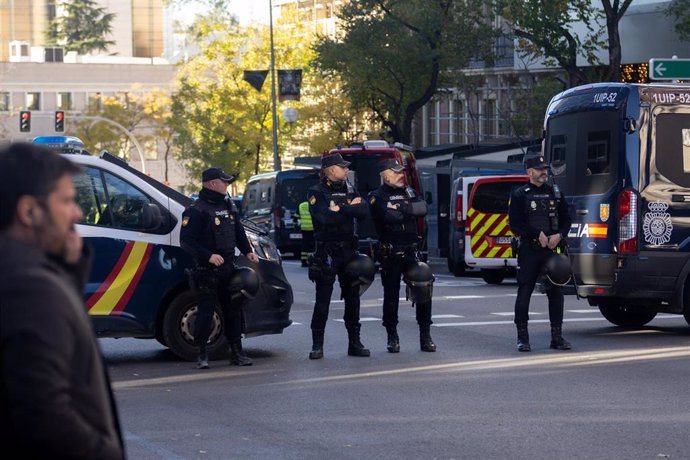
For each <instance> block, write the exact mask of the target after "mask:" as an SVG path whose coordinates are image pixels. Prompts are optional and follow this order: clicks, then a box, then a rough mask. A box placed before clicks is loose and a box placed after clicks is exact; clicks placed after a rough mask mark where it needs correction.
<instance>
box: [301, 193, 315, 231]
mask: <svg viewBox="0 0 690 460" xmlns="http://www.w3.org/2000/svg"><path fill="white" fill-rule="evenodd" d="M297 209H298V210H299V221H300V228H301V229H302V230H303V231H305V232H311V231H313V230H314V224H312V222H311V214H310V213H309V202H307V201H304V202H302V203H300V204H299V207H298V208H297Z"/></svg>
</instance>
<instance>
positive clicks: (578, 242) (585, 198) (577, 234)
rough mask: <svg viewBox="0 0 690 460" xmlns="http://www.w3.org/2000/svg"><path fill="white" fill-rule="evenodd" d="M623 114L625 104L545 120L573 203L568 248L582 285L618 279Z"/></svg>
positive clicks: (557, 174) (557, 169) (555, 166)
mask: <svg viewBox="0 0 690 460" xmlns="http://www.w3.org/2000/svg"><path fill="white" fill-rule="evenodd" d="M593 97H594V96H593ZM622 118H623V116H622V114H621V109H618V110H616V109H611V110H582V111H577V112H570V113H565V114H563V115H558V116H553V117H550V118H549V120H548V122H547V136H546V139H545V142H546V144H545V155H546V157H547V160H548V161H549V162H550V163H551V167H552V174H553V178H554V180H555V183H556V185H558V187H559V188H560V190H561V192H562V193H563V194H564V195H565V197H566V199H567V200H568V202H569V204H570V206H569V209H570V217H571V219H572V226H571V228H570V232H569V234H568V247H569V252H570V255H571V258H572V261H573V269H574V271H575V273H576V276H577V277H578V279H577V282H578V283H579V284H603V285H610V284H612V283H613V280H614V270H615V263H616V257H615V255H614V252H615V250H616V248H615V245H616V243H617V238H618V221H617V219H618V218H620V217H621V216H620V215H619V212H618V207H619V206H620V205H621V203H619V193H620V190H619V188H620V187H619V186H617V184H618V179H619V177H618V175H619V161H623V160H621V158H624V155H625V150H624V148H625V147H624V144H623V143H622V142H621V141H622V139H621V136H623V135H624V133H623V132H622V130H621V126H622V123H623V120H622ZM614 208H615V210H614ZM621 209H622V208H621Z"/></svg>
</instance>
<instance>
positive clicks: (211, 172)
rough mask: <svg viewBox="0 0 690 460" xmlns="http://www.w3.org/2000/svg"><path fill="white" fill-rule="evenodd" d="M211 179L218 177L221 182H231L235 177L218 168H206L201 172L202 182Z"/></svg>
mask: <svg viewBox="0 0 690 460" xmlns="http://www.w3.org/2000/svg"><path fill="white" fill-rule="evenodd" d="M213 179H220V180H222V181H223V182H232V181H234V180H235V177H234V176H230V175H228V174H226V173H225V172H224V171H223V170H222V169H220V168H208V169H206V170H205V171H204V172H202V173H201V181H202V182H208V181H210V180H213Z"/></svg>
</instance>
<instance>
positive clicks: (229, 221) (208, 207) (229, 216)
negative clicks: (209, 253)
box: [193, 199, 237, 254]
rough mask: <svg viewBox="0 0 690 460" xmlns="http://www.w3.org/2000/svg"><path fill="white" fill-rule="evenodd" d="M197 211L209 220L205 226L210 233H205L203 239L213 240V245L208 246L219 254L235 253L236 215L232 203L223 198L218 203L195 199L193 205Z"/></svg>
mask: <svg viewBox="0 0 690 460" xmlns="http://www.w3.org/2000/svg"><path fill="white" fill-rule="evenodd" d="M193 206H194V207H195V208H197V209H198V210H199V211H201V212H202V213H204V214H205V215H206V216H207V219H208V220H209V225H207V226H206V229H207V231H209V232H210V233H211V235H205V239H209V238H208V237H209V236H211V237H212V238H210V239H211V240H212V241H213V247H212V248H209V249H211V250H213V251H216V252H218V253H219V254H234V253H235V245H236V243H235V231H236V227H235V225H236V224H237V215H236V210H235V207H234V204H233V203H228V202H226V201H225V200H223V201H221V202H218V203H209V202H208V201H205V200H201V199H197V200H196V201H195V202H194V205H193Z"/></svg>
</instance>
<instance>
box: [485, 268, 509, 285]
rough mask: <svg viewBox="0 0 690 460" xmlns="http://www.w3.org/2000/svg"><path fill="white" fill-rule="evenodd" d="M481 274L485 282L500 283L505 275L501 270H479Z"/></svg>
mask: <svg viewBox="0 0 690 460" xmlns="http://www.w3.org/2000/svg"><path fill="white" fill-rule="evenodd" d="M481 275H482V279H483V280H484V281H485V282H486V283H487V284H501V282H502V281H503V279H504V278H505V277H506V274H505V272H504V271H503V270H481Z"/></svg>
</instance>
